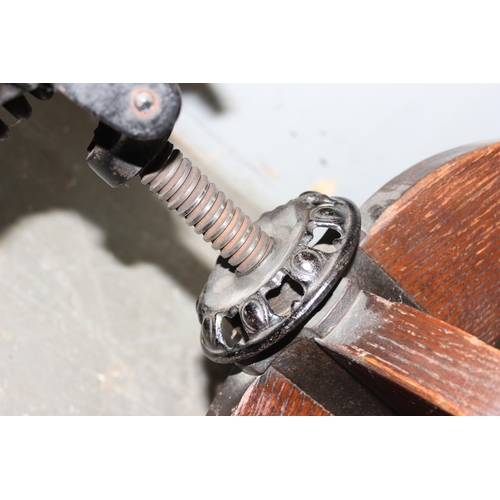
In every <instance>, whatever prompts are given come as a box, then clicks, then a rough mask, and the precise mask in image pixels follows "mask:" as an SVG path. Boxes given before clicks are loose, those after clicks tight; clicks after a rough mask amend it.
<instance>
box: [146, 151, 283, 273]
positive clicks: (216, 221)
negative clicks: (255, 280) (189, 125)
mask: <svg viewBox="0 0 500 500" xmlns="http://www.w3.org/2000/svg"><path fill="white" fill-rule="evenodd" d="M141 182H142V184H148V185H149V190H150V191H151V192H153V193H157V194H158V197H159V198H160V200H161V201H165V202H166V203H167V206H168V208H170V209H171V210H175V211H176V212H177V213H178V214H179V215H181V216H182V217H184V218H185V219H186V222H187V224H188V225H189V226H194V230H195V232H196V233H198V234H203V239H204V240H205V241H207V242H208V241H209V242H211V243H212V248H214V249H215V250H220V254H221V256H222V257H223V258H225V259H228V261H229V264H230V265H231V266H235V267H236V272H237V274H240V275H244V274H247V273H249V272H250V271H252V270H253V269H254V268H255V267H257V266H258V265H259V264H260V263H261V262H262V260H263V259H264V258H265V257H266V256H267V254H268V253H269V251H270V250H271V248H272V245H273V243H274V242H273V239H272V238H271V237H270V236H269V235H268V234H267V233H266V232H265V231H263V230H262V229H261V228H260V227H259V226H258V225H256V224H253V223H252V221H251V220H250V217H248V216H247V215H245V214H244V213H243V211H242V210H241V209H240V208H238V207H235V206H234V203H233V202H232V201H231V200H228V199H227V198H226V195H225V194H224V193H223V192H222V191H219V190H218V189H217V186H216V185H215V184H213V183H211V182H210V181H209V180H208V178H207V176H206V175H202V173H201V172H200V169H199V168H198V167H195V166H193V165H192V164H191V161H190V160H189V159H188V158H184V157H183V156H182V153H181V152H180V151H179V150H178V149H174V150H173V151H171V152H170V154H169V155H168V158H167V160H166V162H165V165H164V166H163V167H161V168H159V169H157V170H156V171H155V172H148V173H146V174H144V175H143V177H142V179H141Z"/></svg>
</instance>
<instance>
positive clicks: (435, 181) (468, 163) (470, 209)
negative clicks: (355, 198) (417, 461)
mask: <svg viewBox="0 0 500 500" xmlns="http://www.w3.org/2000/svg"><path fill="white" fill-rule="evenodd" d="M433 166H434V167H435V166H436V165H433ZM427 170H431V169H430V168H429V167H427ZM415 178H418V175H416V174H415V170H414V169H410V171H408V173H406V179H407V183H406V185H405V184H404V179H405V174H403V175H402V176H399V178H398V179H399V181H398V183H399V185H405V186H406V190H405V191H404V192H403V194H402V195H401V196H400V197H399V198H397V199H395V200H393V199H391V200H390V201H391V203H390V204H387V207H386V208H385V209H384V210H382V211H381V212H380V213H377V214H376V217H372V219H371V222H370V224H367V225H365V229H366V230H367V231H368V233H367V234H366V236H365V238H364V240H363V241H362V243H361V248H362V249H363V250H364V251H365V252H366V253H367V254H368V256H370V257H371V258H372V259H373V260H374V261H375V262H376V263H377V264H379V265H380V266H381V267H382V268H383V269H384V270H385V271H386V272H387V273H388V274H389V275H390V276H391V277H392V278H393V279H394V280H395V281H396V282H397V283H399V285H400V286H402V287H403V288H404V289H405V290H406V291H407V292H408V293H409V294H410V295H411V297H412V298H413V299H414V300H415V301H416V302H417V303H418V304H419V305H420V306H421V307H422V308H423V309H424V310H426V311H427V312H429V313H430V314H432V315H433V316H436V317H437V318H439V319H442V320H444V321H446V322H448V323H451V324H452V325H455V326H458V327H459V328H462V329H464V330H466V331H467V332H469V333H471V334H473V335H476V336H477V337H478V338H480V339H482V340H484V341H485V342H488V343H491V344H492V343H494V342H495V341H496V340H497V339H498V338H499V337H500V307H498V305H499V304H500V287H499V286H498V276H499V275H500V194H499V193H500V144H493V145H490V146H486V147H483V148H480V149H476V150H473V151H471V152H468V153H466V154H463V155H462V156H458V157H455V158H453V159H451V160H450V161H448V162H446V163H444V164H442V165H440V166H439V167H437V168H435V169H434V170H431V171H430V173H428V175H426V176H423V177H422V178H420V179H419V180H418V181H417V182H416V183H415V184H414V185H413V186H411V187H408V184H409V183H411V182H412V181H414V180H415ZM393 184H394V183H393ZM394 189H395V188H394V186H393V188H392V191H394ZM382 191H383V192H386V193H389V192H391V189H388V188H386V189H385V191H384V190H382ZM387 196H392V195H389V194H387ZM380 197H381V195H379V198H380ZM379 201H380V203H382V201H381V198H380V200H379ZM368 205H370V206H371V209H367V208H366V207H365V209H364V212H365V213H366V212H367V211H370V210H372V212H373V210H374V205H373V200H371V201H369V203H368ZM380 206H383V205H380ZM372 215H373V214H372ZM371 224H373V225H371Z"/></svg>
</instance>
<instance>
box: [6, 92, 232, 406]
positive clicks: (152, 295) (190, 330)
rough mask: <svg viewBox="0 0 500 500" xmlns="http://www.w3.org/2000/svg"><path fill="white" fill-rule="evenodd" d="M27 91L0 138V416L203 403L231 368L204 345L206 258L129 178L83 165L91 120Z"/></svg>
mask: <svg viewBox="0 0 500 500" xmlns="http://www.w3.org/2000/svg"><path fill="white" fill-rule="evenodd" d="M31 102H32V104H33V108H34V112H33V117H32V118H31V119H30V120H29V121H26V122H22V123H20V124H18V125H17V126H15V127H13V128H12V129H11V134H10V138H9V139H8V140H7V141H5V142H3V143H1V144H0V157H1V168H0V414H2V415H23V414H29V415H73V414H75V415H107V414H113V415H203V414H205V412H206V410H207V408H208V406H209V404H210V401H211V399H212V397H213V394H214V390H215V387H216V385H217V383H219V382H220V381H221V380H223V378H224V377H225V373H226V372H227V367H220V366H219V365H214V364H213V363H212V362H210V361H208V360H207V359H206V358H205V357H204V356H203V355H202V353H201V349H200V347H199V324H198V320H197V317H196V314H195V310H194V305H195V301H196V298H197V296H198V294H199V292H200V291H201V289H202V287H203V285H204V284H205V282H206V279H207V277H208V274H209V273H210V269H211V263H210V262H207V261H206V259H205V261H203V259H202V258H200V257H199V256H197V255H196V254H195V253H193V251H192V250H191V249H190V247H189V246H188V245H186V244H184V243H183V242H184V241H185V240H186V239H189V238H188V237H186V238H184V236H183V232H184V231H186V230H187V231H192V229H191V228H187V227H186V228H184V226H183V225H182V223H181V224H179V222H180V221H178V220H177V219H176V216H175V215H174V214H172V213H170V212H169V211H168V210H167V209H166V207H165V206H164V205H163V204H161V203H160V202H159V201H158V200H157V199H156V197H154V196H152V195H150V194H149V192H148V190H147V189H146V188H145V187H144V186H141V185H140V183H139V182H138V180H137V179H134V180H133V181H132V182H131V183H130V186H129V188H128V189H127V188H126V187H121V188H118V189H111V188H110V187H108V186H107V185H106V184H105V183H104V182H103V181H102V180H100V179H99V178H98V177H97V176H96V175H95V174H94V173H93V172H92V171H91V170H90V169H89V167H88V166H87V164H86V162H85V155H86V147H87V145H88V143H89V142H90V139H91V138H92V136H93V129H94V128H95V125H96V121H95V120H94V119H93V118H91V117H90V116H89V115H88V114H87V113H85V112H84V111H82V110H81V109H79V108H77V107H76V106H74V105H73V104H72V103H71V102H69V101H68V100H66V99H65V98H63V97H61V96H59V95H56V96H55V98H54V99H52V100H51V101H48V102H43V103H41V102H37V101H35V100H32V101H31ZM7 121H8V122H9V123H12V122H13V119H12V118H7ZM215 257H216V256H215V254H214V257H213V259H214V260H215Z"/></svg>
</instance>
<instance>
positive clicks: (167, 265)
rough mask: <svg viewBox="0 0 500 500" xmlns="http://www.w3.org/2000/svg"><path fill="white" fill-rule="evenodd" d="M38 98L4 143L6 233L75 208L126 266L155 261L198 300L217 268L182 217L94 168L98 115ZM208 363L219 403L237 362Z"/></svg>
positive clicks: (135, 184)
mask: <svg viewBox="0 0 500 500" xmlns="http://www.w3.org/2000/svg"><path fill="white" fill-rule="evenodd" d="M30 102H31V104H32V107H33V116H32V118H31V119H30V120H28V121H23V122H21V123H19V124H17V125H16V126H14V127H12V128H11V133H10V138H9V139H8V140H7V141H5V142H2V143H0V160H1V167H0V238H1V237H2V236H3V235H4V234H6V232H7V231H8V230H9V229H10V228H12V227H13V226H14V225H15V224H16V223H17V222H19V221H21V220H22V219H23V218H24V217H26V216H30V215H34V214H37V213H43V212H47V211H51V210H55V209H65V210H73V211H76V212H78V213H79V214H81V215H82V216H83V217H84V218H85V219H87V220H89V221H91V222H92V223H93V224H95V225H96V226H97V227H98V228H100V229H101V230H102V232H103V234H104V237H105V239H104V246H105V247H106V248H107V249H108V250H109V251H110V252H112V253H113V255H115V256H116V258H117V259H119V260H120V261H121V262H122V263H124V264H125V265H133V264H135V263H138V262H146V263H150V264H154V265H156V266H158V267H159V268H160V269H161V270H162V271H163V272H165V273H167V274H168V275H170V276H171V277H173V278H174V279H175V281H176V282H177V283H178V284H179V286H180V287H182V288H183V289H184V290H186V291H187V292H188V293H189V294H191V295H192V296H193V297H197V296H198V295H199V293H200V292H201V289H202V287H203V286H204V284H205V283H206V280H207V278H208V275H209V273H210V271H211V269H208V268H207V267H206V266H205V265H204V264H203V263H202V262H201V261H200V260H199V259H197V257H196V256H195V255H194V254H193V253H192V252H191V251H190V249H189V248H188V247H187V246H185V245H184V244H183V242H182V240H181V238H180V237H178V235H177V234H176V228H175V225H174V224H173V218H174V217H176V215H175V214H173V213H170V212H169V211H168V210H167V209H166V207H165V206H164V205H162V204H161V203H160V202H159V201H158V200H157V198H156V196H153V195H151V194H150V193H149V191H148V189H147V188H146V187H144V186H142V185H141V184H140V182H139V181H138V179H133V180H132V181H131V182H130V187H129V188H127V187H126V186H121V187H119V188H117V189H112V188H110V187H109V186H108V185H107V184H105V183H104V181H102V180H101V179H100V178H98V177H97V175H96V174H95V173H94V172H92V170H91V169H90V168H89V167H88V166H87V164H86V162H85V157H86V148H87V145H88V144H89V143H90V141H91V139H92V137H93V130H94V128H95V127H96V125H97V120H96V119H94V118H93V117H91V116H90V115H88V114H87V113H86V112H85V111H83V110H82V109H80V108H79V107H77V106H76V105H74V104H73V103H71V102H70V101H68V100H67V99H66V98H64V97H62V96H60V95H56V96H55V97H54V98H53V99H52V100H50V101H48V102H39V101H36V100H34V99H30ZM215 105H216V104H215ZM77 259H78V256H75V260H77ZM166 300H168V298H167V297H166ZM193 313H194V311H193ZM202 365H203V368H204V369H205V371H206V373H207V377H208V385H207V391H208V393H209V394H208V398H209V400H210V401H211V399H212V397H213V395H214V394H215V391H216V389H217V387H218V385H219V384H220V383H221V382H222V381H223V380H224V378H225V377H226V374H227V372H228V371H229V368H230V367H227V366H224V365H216V364H215V363H212V362H211V361H208V360H206V362H205V363H202Z"/></svg>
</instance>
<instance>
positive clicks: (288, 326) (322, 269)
mask: <svg viewBox="0 0 500 500" xmlns="http://www.w3.org/2000/svg"><path fill="white" fill-rule="evenodd" d="M256 224H258V225H259V226H260V227H261V228H262V229H263V230H264V231H266V232H267V233H268V234H269V235H270V237H271V238H272V239H273V240H274V247H273V250H272V252H271V253H270V254H269V255H268V256H267V258H266V259H265V260H264V261H263V262H261V264H260V265H259V266H258V267H257V268H256V269H255V270H254V271H253V272H252V273H250V274H249V275H247V276H237V275H235V274H234V273H232V272H231V270H230V269H229V268H228V266H227V265H226V263H225V262H224V260H222V259H219V261H218V262H217V265H216V267H215V269H214V271H213V272H212V274H211V275H210V277H209V279H208V282H207V284H206V285H205V288H204V289H203V291H202V293H201V295H200V297H199V299H198V304H197V309H198V316H199V319H200V322H201V325H202V326H201V344H202V348H203V351H204V352H205V354H206V355H207V356H208V357H209V358H210V359H211V360H213V361H216V362H219V363H233V362H237V361H240V360H243V359H248V358H251V357H253V356H256V355H257V354H259V353H260V352H262V351H264V350H265V349H267V348H269V347H271V346H272V345H273V344H275V343H276V342H278V341H279V340H281V339H282V338H284V337H285V336H286V335H287V334H289V333H291V332H293V331H295V330H296V329H297V328H298V327H299V326H300V325H302V324H303V323H304V322H305V320H306V319H307V318H308V317H310V315H311V314H312V313H313V312H314V311H315V310H316V308H317V307H318V306H319V305H320V304H321V302H322V301H323V299H324V298H325V297H326V296H327V294H328V293H329V292H330V291H331V290H332V289H333V288H334V286H335V285H336V283H337V282H338V280H339V279H340V277H341V276H342V273H343V271H344V270H345V268H346V267H347V265H348V264H349V262H350V260H351V258H352V256H353V255H354V251H355V249H356V247H357V244H358V241H359V235H360V227H361V218H360V214H359V211H358V209H357V207H356V206H355V205H354V204H353V203H352V202H351V201H349V200H347V199H344V198H330V197H328V196H325V195H322V194H320V193H316V192H306V193H304V194H302V195H301V196H300V197H299V198H296V199H294V200H292V201H290V202H288V203H287V204H286V205H284V206H281V207H278V208H276V209H275V210H273V211H272V212H268V213H265V214H264V215H263V216H262V217H261V218H260V219H259V220H258V221H257V222H256ZM318 231H319V232H322V233H323V234H322V236H321V237H320V238H319V240H317V238H316V237H315V236H316V233H317V232H318ZM316 240H317V241H316Z"/></svg>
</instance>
